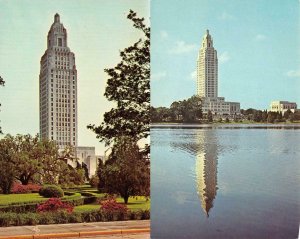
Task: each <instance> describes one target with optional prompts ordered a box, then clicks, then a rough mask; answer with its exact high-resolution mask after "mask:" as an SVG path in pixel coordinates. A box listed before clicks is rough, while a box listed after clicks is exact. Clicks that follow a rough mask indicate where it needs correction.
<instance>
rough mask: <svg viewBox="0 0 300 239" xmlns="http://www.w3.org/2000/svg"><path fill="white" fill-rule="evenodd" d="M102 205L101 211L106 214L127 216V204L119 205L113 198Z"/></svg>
mask: <svg viewBox="0 0 300 239" xmlns="http://www.w3.org/2000/svg"><path fill="white" fill-rule="evenodd" d="M100 205H101V207H100V210H101V211H102V212H105V213H114V212H120V213H124V214H125V213H127V211H128V208H127V206H126V204H121V203H118V202H117V201H116V199H115V198H113V197H111V198H108V199H106V200H103V201H101V202H100Z"/></svg>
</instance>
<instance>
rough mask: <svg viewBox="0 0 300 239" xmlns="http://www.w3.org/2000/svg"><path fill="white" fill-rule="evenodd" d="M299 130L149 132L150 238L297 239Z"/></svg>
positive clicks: (181, 129) (248, 128) (221, 128)
mask: <svg viewBox="0 0 300 239" xmlns="http://www.w3.org/2000/svg"><path fill="white" fill-rule="evenodd" d="M299 146H300V127H299V126H288V127H287V126H276V127H270V126H268V127H266V126H257V125H252V126H251V125H248V126H234V127H230V126H226V127H224V126H217V127H211V126H208V127H207V126H204V127H203V126H200V127H194V126H188V127H182V126H180V127H178V126H177V127H175V128H174V127H173V126H172V127H169V126H164V127H162V128H156V127H152V128H151V238H152V239H160V238H166V239H172V238H193V239H194V238H272V239H273V238H284V239H285V238H298V230H299V221H300V220H299V219H300V193H299V192H300V173H299V172H300V147H299Z"/></svg>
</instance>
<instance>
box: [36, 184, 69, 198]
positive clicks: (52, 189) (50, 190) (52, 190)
mask: <svg viewBox="0 0 300 239" xmlns="http://www.w3.org/2000/svg"><path fill="white" fill-rule="evenodd" d="M39 194H40V195H41V196H43V197H46V198H61V197H63V196H64V191H63V190H62V189H61V188H60V187H58V186H55V185H47V186H44V187H42V188H41V189H40V190H39Z"/></svg>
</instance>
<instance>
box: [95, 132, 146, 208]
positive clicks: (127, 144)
mask: <svg viewBox="0 0 300 239" xmlns="http://www.w3.org/2000/svg"><path fill="white" fill-rule="evenodd" d="M98 177H99V180H100V183H102V184H103V189H104V191H105V192H107V193H112V194H119V195H120V196H121V197H122V198H123V199H124V202H125V203H126V204H127V202H128V198H129V197H130V196H139V195H145V196H149V195H150V162H149V160H148V159H147V158H146V157H145V156H144V154H142V153H141V152H140V151H139V147H138V145H137V144H136V142H135V141H134V140H132V138H130V137H121V138H118V139H116V142H115V144H114V146H113V147H112V153H111V154H110V156H109V158H108V160H107V161H106V162H105V164H104V165H103V166H102V167H101V169H100V170H98ZM99 186H100V185H99ZM99 189H100V188H99Z"/></svg>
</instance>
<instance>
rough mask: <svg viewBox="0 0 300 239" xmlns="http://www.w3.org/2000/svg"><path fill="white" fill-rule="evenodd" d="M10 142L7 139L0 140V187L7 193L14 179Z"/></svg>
mask: <svg viewBox="0 0 300 239" xmlns="http://www.w3.org/2000/svg"><path fill="white" fill-rule="evenodd" d="M11 151H12V150H11V144H10V142H9V141H8V140H7V139H5V138H4V139H2V140H0V188H1V191H2V193H4V194H9V193H10V191H11V188H12V185H13V181H14V170H13V167H14V164H13V162H12V154H11Z"/></svg>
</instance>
